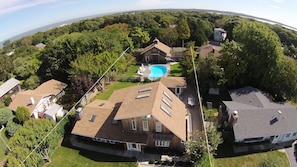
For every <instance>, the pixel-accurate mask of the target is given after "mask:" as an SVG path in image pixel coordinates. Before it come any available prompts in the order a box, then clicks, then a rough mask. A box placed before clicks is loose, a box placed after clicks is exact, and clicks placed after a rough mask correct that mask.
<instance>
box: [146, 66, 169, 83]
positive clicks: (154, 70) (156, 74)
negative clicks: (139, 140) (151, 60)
mask: <svg viewBox="0 0 297 167" xmlns="http://www.w3.org/2000/svg"><path fill="white" fill-rule="evenodd" d="M150 71H151V73H150V75H149V77H148V78H149V79H150V80H156V79H159V78H161V77H162V76H163V75H165V74H166V73H167V67H166V66H164V65H152V66H150Z"/></svg>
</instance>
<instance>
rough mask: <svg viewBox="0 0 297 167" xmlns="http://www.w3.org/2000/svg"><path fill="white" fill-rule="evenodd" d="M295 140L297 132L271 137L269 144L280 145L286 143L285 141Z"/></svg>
mask: <svg viewBox="0 0 297 167" xmlns="http://www.w3.org/2000/svg"><path fill="white" fill-rule="evenodd" d="M296 139H297V132H293V133H286V134H282V135H276V136H274V137H273V139H272V141H271V143H273V144H274V143H281V142H286V141H291V140H296Z"/></svg>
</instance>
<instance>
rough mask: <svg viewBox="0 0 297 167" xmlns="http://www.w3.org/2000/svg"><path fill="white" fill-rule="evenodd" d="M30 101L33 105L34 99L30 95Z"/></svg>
mask: <svg viewBox="0 0 297 167" xmlns="http://www.w3.org/2000/svg"><path fill="white" fill-rule="evenodd" d="M30 103H31V105H34V104H35V100H34V98H33V97H30Z"/></svg>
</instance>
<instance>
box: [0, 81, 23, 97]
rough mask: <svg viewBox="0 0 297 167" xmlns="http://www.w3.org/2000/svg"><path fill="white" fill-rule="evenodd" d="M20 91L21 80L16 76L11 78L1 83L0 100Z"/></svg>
mask: <svg viewBox="0 0 297 167" xmlns="http://www.w3.org/2000/svg"><path fill="white" fill-rule="evenodd" d="M20 91H21V87H20V81H19V80H17V79H15V78H10V79H9V80H7V81H6V82H4V83H3V84H2V85H0V101H2V100H3V99H4V98H5V97H7V96H11V95H13V94H15V93H18V92H20Z"/></svg>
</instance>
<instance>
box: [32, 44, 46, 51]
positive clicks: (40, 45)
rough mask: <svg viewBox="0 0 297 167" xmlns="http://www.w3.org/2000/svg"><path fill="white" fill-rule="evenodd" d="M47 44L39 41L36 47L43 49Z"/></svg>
mask: <svg viewBox="0 0 297 167" xmlns="http://www.w3.org/2000/svg"><path fill="white" fill-rule="evenodd" d="M45 46H46V45H45V44H43V43H38V44H36V45H35V47H36V48H37V49H39V50H41V49H43V48H44V47H45Z"/></svg>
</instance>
